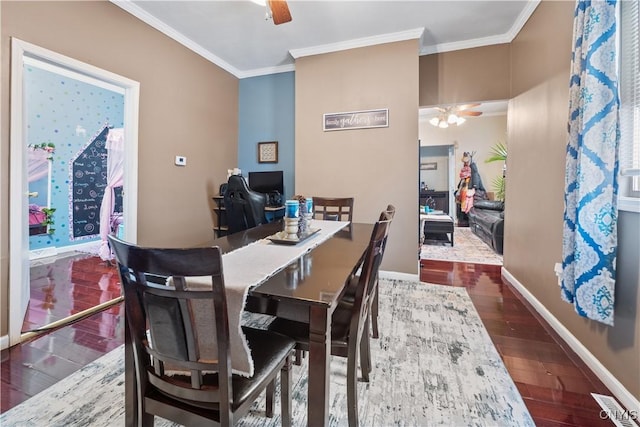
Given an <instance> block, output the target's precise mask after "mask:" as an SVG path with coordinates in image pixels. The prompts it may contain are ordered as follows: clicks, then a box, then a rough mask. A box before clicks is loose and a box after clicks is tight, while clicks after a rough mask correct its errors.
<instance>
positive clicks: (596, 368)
mask: <svg viewBox="0 0 640 427" xmlns="http://www.w3.org/2000/svg"><path fill="white" fill-rule="evenodd" d="M502 277H504V279H505V280H506V281H507V282H509V284H511V285H512V286H513V287H514V288H516V290H517V291H518V292H519V293H520V294H521V295H522V296H523V297H524V298H525V299H526V300H527V301H528V302H529V303H530V304H531V305H532V306H533V308H534V309H535V310H536V311H537V312H538V314H540V315H541V316H542V317H543V318H544V320H545V321H546V322H547V323H548V324H549V325H550V326H551V327H552V328H553V329H554V330H555V331H556V333H557V334H558V335H560V337H561V338H562V339H563V340H564V341H565V342H566V343H567V344H568V345H569V347H571V349H572V350H573V351H575V352H576V354H577V355H578V357H580V359H582V361H583V362H584V363H585V364H586V365H587V366H588V367H589V369H591V370H592V371H593V372H594V373H595V374H596V376H597V377H598V378H599V379H600V381H602V382H603V383H604V385H606V386H607V388H608V389H609V390H610V391H611V393H613V395H614V396H615V397H616V398H617V399H618V400H619V401H620V403H622V404H623V405H624V406H625V407H626V409H627V410H629V411H637V410H638V409H639V408H640V401H639V400H638V399H636V397H635V396H634V395H633V394H631V393H630V392H629V390H627V389H626V387H625V386H624V385H622V383H621V382H620V381H618V379H617V378H616V377H614V376H613V374H612V373H611V372H609V370H608V369H607V368H606V367H605V366H604V365H603V364H602V363H600V361H599V360H598V359H597V358H596V357H595V356H594V355H593V354H592V353H591V352H590V351H589V350H588V349H587V348H586V347H585V346H584V345H583V344H582V343H581V342H580V341H579V340H578V339H577V338H576V337H575V336H574V335H573V334H572V333H571V331H569V330H568V329H567V328H566V327H565V326H564V325H563V324H562V323H560V321H559V320H558V319H557V318H556V317H555V316H554V315H553V314H551V312H550V311H549V310H547V308H546V307H545V306H544V305H542V303H541V302H540V301H538V299H537V298H536V297H535V296H533V294H532V293H531V292H529V290H528V289H527V288H525V287H524V285H523V284H522V283H520V282H519V281H518V279H516V278H515V277H514V276H513V275H512V274H511V273H509V271H508V270H507V269H506V268H504V267H502ZM558 298H559V296H558Z"/></svg>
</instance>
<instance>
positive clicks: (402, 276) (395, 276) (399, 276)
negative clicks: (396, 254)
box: [378, 270, 420, 282]
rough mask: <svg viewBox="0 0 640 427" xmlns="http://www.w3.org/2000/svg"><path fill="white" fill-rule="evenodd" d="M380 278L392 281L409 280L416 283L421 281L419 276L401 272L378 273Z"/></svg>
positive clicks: (381, 271)
mask: <svg viewBox="0 0 640 427" xmlns="http://www.w3.org/2000/svg"><path fill="white" fill-rule="evenodd" d="M378 277H379V278H381V279H391V280H409V281H414V282H419V281H420V276H419V275H417V274H410V273H400V272H399V271H384V270H380V271H378Z"/></svg>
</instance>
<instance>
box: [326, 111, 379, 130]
mask: <svg viewBox="0 0 640 427" xmlns="http://www.w3.org/2000/svg"><path fill="white" fill-rule="evenodd" d="M386 127H389V109H388V108H383V109H380V110H364V111H351V112H347V113H327V114H323V122H322V129H323V130H324V131H325V132H327V131H332V130H347V129H368V128H386Z"/></svg>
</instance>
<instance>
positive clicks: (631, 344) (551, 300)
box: [504, 1, 640, 409]
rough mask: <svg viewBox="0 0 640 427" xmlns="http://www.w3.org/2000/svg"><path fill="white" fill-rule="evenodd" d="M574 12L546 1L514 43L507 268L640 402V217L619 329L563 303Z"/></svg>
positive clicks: (622, 239) (620, 299)
mask: <svg viewBox="0 0 640 427" xmlns="http://www.w3.org/2000/svg"><path fill="white" fill-rule="evenodd" d="M573 7H574V5H573V3H572V2H554V1H543V2H542V3H541V4H540V5H539V6H538V8H537V9H536V11H535V12H534V14H533V15H532V17H531V18H530V19H529V21H528V22H527V24H526V25H525V26H524V28H523V29H522V31H521V32H520V34H519V35H518V36H517V37H516V39H515V40H514V41H513V42H512V50H511V59H512V65H511V75H512V78H513V83H512V95H513V97H512V99H511V101H510V104H509V118H508V141H509V142H508V143H509V159H508V170H507V194H506V199H507V203H506V212H505V243H504V247H505V250H504V252H505V255H504V266H505V268H506V269H507V270H508V271H509V273H511V274H512V275H513V276H514V277H515V278H516V279H517V280H518V281H519V282H520V283H522V284H523V285H524V286H525V287H526V288H527V289H528V290H529V291H530V292H531V293H532V294H533V295H534V296H535V297H536V298H537V299H538V300H539V301H540V302H541V303H542V304H543V305H544V306H545V308H546V309H547V310H548V311H550V312H551V314H553V316H555V317H556V318H557V319H558V320H559V321H560V322H561V323H562V324H563V325H564V326H565V327H566V328H567V329H568V330H569V331H570V332H571V334H573V335H574V336H575V337H576V338H578V339H579V340H580V342H581V343H582V344H583V345H584V346H585V347H586V348H587V349H588V351H589V352H591V353H592V354H593V355H594V356H595V357H596V358H597V359H598V360H599V361H600V363H602V365H604V366H605V368H606V369H608V370H609V371H610V372H611V373H612V374H613V375H614V376H615V377H616V378H617V380H618V381H620V382H621V383H622V384H623V385H624V387H625V388H626V389H627V390H628V391H629V392H631V393H632V394H633V395H635V397H636V398H638V397H639V396H640V319H639V317H638V307H639V306H640V292H639V291H638V289H639V288H640V284H639V279H638V244H639V242H638V241H639V239H638V237H637V236H638V214H637V213H629V212H623V213H621V215H620V222H619V227H620V228H619V230H620V232H619V252H618V283H617V284H616V316H615V326H614V327H607V326H604V325H602V324H599V323H597V322H594V321H590V320H588V319H585V318H582V317H580V316H578V315H577V314H576V313H575V311H574V308H573V307H572V306H571V305H570V304H567V303H565V302H563V301H561V299H560V289H559V288H558V285H557V279H556V276H555V274H554V271H553V267H554V264H555V263H556V262H560V261H561V256H562V216H563V209H564V202H563V192H564V166H565V147H566V128H567V107H568V95H569V88H568V81H569V66H570V58H571V31H572V22H573ZM628 409H633V408H628Z"/></svg>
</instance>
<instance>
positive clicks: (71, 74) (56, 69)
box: [23, 56, 124, 95]
mask: <svg viewBox="0 0 640 427" xmlns="http://www.w3.org/2000/svg"><path fill="white" fill-rule="evenodd" d="M23 63H24V64H25V65H30V66H32V67H36V68H39V69H41V70H44V71H48V72H50V73H55V74H60V75H61V76H64V77H68V78H70V79H74V80H78V81H80V82H82V83H87V84H90V85H93V86H97V87H99V88H101V89H106V90H109V91H111V92H115V93H118V94H120V95H124V89H123V88H121V87H120V86H116V85H112V84H110V83H107V82H105V81H104V80H98V79H94V78H93V77H91V76H88V75H84V74H80V73H78V72H75V71H71V70H69V69H67V68H64V67H60V66H58V65H56V64H52V63H50V62H45V61H43V60H41V59H38V58H32V57H29V56H25V57H24V59H23Z"/></svg>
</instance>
